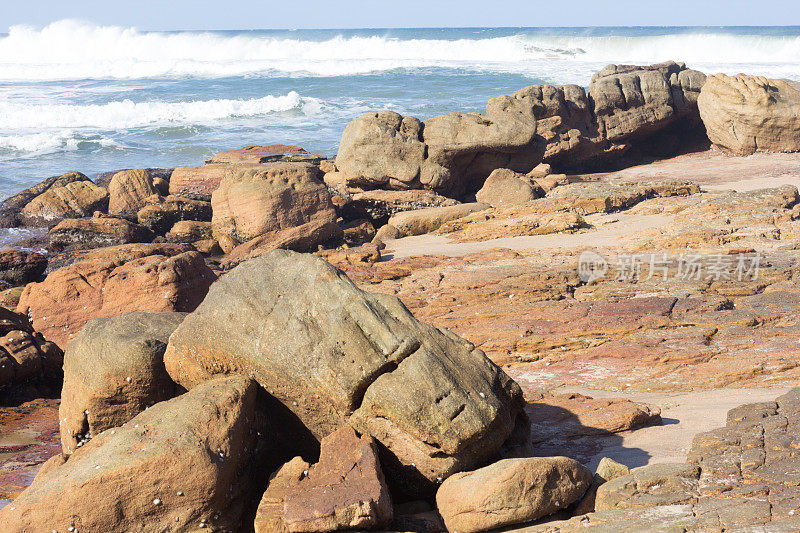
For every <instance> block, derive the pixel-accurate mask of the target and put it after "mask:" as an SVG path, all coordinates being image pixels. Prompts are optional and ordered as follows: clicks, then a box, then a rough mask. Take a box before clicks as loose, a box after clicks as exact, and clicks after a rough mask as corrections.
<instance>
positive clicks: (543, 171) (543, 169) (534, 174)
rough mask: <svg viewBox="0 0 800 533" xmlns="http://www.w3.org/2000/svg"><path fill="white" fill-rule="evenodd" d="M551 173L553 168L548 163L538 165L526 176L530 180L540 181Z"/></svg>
mask: <svg viewBox="0 0 800 533" xmlns="http://www.w3.org/2000/svg"><path fill="white" fill-rule="evenodd" d="M552 173H553V167H552V166H551V165H549V164H548V163H539V164H538V165H536V166H535V167H534V168H533V170H531V171H530V172H528V174H527V176H528V177H529V178H532V179H541V178H544V177H546V176H548V175H550V174H552Z"/></svg>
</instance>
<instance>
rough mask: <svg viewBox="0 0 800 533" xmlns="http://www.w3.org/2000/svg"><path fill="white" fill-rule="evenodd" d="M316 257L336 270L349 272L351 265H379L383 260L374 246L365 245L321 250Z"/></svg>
mask: <svg viewBox="0 0 800 533" xmlns="http://www.w3.org/2000/svg"><path fill="white" fill-rule="evenodd" d="M316 255H318V256H320V257H322V258H323V259H325V260H326V261H327V262H328V263H330V264H332V265H333V266H335V267H336V268H339V269H341V270H344V271H345V272H346V271H347V269H348V267H349V266H351V265H356V264H362V263H373V264H374V263H377V262H378V261H380V260H381V252H380V250H379V249H378V247H377V246H375V245H374V244H365V245H363V246H357V247H355V248H341V249H337V250H320V251H319V252H316Z"/></svg>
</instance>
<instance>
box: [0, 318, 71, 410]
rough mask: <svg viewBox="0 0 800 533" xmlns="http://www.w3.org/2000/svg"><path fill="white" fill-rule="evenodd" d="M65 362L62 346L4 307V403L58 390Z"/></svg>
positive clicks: (0, 360)
mask: <svg viewBox="0 0 800 533" xmlns="http://www.w3.org/2000/svg"><path fill="white" fill-rule="evenodd" d="M62 362H63V354H62V352H61V350H60V349H59V348H58V346H56V345H55V344H53V343H52V342H48V341H46V340H45V339H44V337H43V336H42V334H41V333H39V332H37V331H35V330H34V329H33V327H32V326H31V324H30V322H29V321H28V319H27V317H26V316H25V315H22V314H17V313H14V312H13V311H9V310H8V309H6V308H4V307H0V402H2V403H3V404H7V403H16V402H17V401H18V400H19V398H25V397H28V396H31V395H34V396H37V397H40V396H41V395H46V394H52V393H53V392H57V391H58V388H59V386H60V384H61V376H62V371H61V363H62ZM27 389H30V390H31V391H33V394H30V393H29V391H28V390H27Z"/></svg>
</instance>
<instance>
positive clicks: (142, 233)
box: [48, 217, 155, 253]
mask: <svg viewBox="0 0 800 533" xmlns="http://www.w3.org/2000/svg"><path fill="white" fill-rule="evenodd" d="M49 237H50V245H49V246H48V248H49V249H50V251H52V252H55V253H60V252H64V251H68V250H89V249H92V248H103V247H106V246H117V245H120V244H130V243H136V242H150V241H152V240H153V237H155V235H154V234H153V232H152V231H150V230H149V229H147V228H145V227H143V226H140V225H139V224H135V223H133V222H129V221H128V220H125V219H123V218H111V217H91V218H68V219H65V220H62V221H61V222H59V223H58V224H57V225H56V226H55V227H54V228H53V229H51V230H50V234H49Z"/></svg>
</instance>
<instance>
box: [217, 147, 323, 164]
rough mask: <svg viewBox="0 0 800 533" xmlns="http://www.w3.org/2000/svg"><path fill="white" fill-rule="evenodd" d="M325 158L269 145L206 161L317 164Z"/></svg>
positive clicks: (234, 152)
mask: <svg viewBox="0 0 800 533" xmlns="http://www.w3.org/2000/svg"><path fill="white" fill-rule="evenodd" d="M323 159H325V156H322V155H318V154H312V153H309V152H306V151H305V150H303V149H302V148H300V147H299V146H291V145H287V144H270V145H269V146H245V147H244V148H239V149H238V150H228V151H226V152H220V153H218V154H217V155H215V156H213V157H211V158H210V159H207V160H206V163H207V164H211V163H227V164H234V165H240V164H242V163H254V164H260V163H270V162H273V161H299V162H304V163H319V162H320V161H322V160H323Z"/></svg>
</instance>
